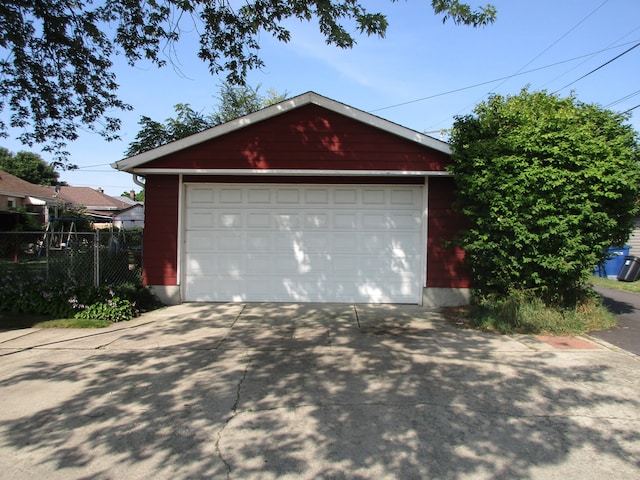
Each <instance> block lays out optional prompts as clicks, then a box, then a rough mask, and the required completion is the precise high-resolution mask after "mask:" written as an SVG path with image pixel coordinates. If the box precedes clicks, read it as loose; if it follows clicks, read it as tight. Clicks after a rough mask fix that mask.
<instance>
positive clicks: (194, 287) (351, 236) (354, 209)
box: [183, 184, 425, 304]
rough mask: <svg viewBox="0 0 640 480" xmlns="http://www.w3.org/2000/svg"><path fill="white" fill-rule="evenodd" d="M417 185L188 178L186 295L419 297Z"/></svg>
mask: <svg viewBox="0 0 640 480" xmlns="http://www.w3.org/2000/svg"><path fill="white" fill-rule="evenodd" d="M423 190H424V188H423V187H422V186H408V185H362V186H361V185H355V186H354V185H342V186H341V185H269V184H246V185H242V184H239V185H215V184H191V185H186V186H185V198H186V200H185V208H186V214H185V215H184V218H185V225H184V237H185V241H184V245H185V247H184V248H185V251H184V257H183V258H184V265H183V275H184V283H183V284H184V297H185V300H186V301H215V302H223V301H251V302H262V301H273V302H338V303H344V302H348V303H352V302H353V303H414V304H415V303H419V302H420V299H421V291H422V279H421V270H422V269H421V266H422V265H423V264H424V261H423V260H422V258H423V255H424V253H423V248H422V245H425V241H424V232H423V225H424V221H423V214H424V209H423Z"/></svg>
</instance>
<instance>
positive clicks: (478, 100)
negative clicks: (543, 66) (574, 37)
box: [454, 0, 609, 115]
mask: <svg viewBox="0 0 640 480" xmlns="http://www.w3.org/2000/svg"><path fill="white" fill-rule="evenodd" d="M608 2H609V0H604V2H602V3H601V4H600V5H598V6H597V7H596V8H595V9H594V10H592V11H591V13H589V14H588V15H587V16H586V17H584V18H583V19H582V20H580V21H579V22H578V23H576V24H575V25H574V26H573V27H571V28H570V29H569V30H567V31H566V32H565V33H564V34H562V35H561V36H560V37H558V39H557V40H556V41H554V42H553V43H552V44H551V45H549V46H548V47H547V48H545V49H544V50H542V51H541V52H540V53H539V54H537V55H536V56H535V57H533V58H532V59H531V60H529V61H528V62H527V63H525V64H524V65H523V66H522V67H520V68H519V69H518V70H516V72H515V73H514V74H513V76H510V77H506V78H505V79H504V80H502V82H500V83H499V84H498V85H496V86H495V87H494V88H493V91H496V90H497V89H498V88H500V87H501V86H502V85H504V84H505V83H507V81H508V80H509V79H511V78H513V77H514V76H516V75H517V74H519V73H520V72H522V70H524V69H525V68H527V67H528V66H529V65H531V64H532V63H533V62H535V61H536V60H537V59H538V58H540V57H541V56H542V55H544V54H545V53H547V52H548V51H549V50H551V49H552V48H553V47H555V46H556V45H557V44H558V43H560V41H561V40H562V39H563V38H565V37H566V36H568V35H569V34H570V33H571V32H573V31H574V30H575V29H576V28H578V27H579V26H580V25H582V24H583V23H584V22H586V21H587V20H588V19H589V18H590V17H591V16H592V15H594V14H595V13H596V12H597V11H598V10H600V9H601V8H602V7H604V5H605V4H606V3H608ZM585 61H586V60H585ZM490 93H491V92H487V93H486V95H489V94H490ZM484 97H485V95H483V96H482V97H480V98H478V99H476V100H475V101H474V102H472V103H470V104H468V105H466V106H465V107H464V108H462V109H460V110H458V111H457V112H456V113H455V114H454V115H458V114H459V113H460V112H463V111H465V110H467V109H468V108H469V107H472V106H474V105H477V104H478V103H479V102H480V100H482V99H483V98H484Z"/></svg>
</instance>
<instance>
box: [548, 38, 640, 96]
mask: <svg viewBox="0 0 640 480" xmlns="http://www.w3.org/2000/svg"><path fill="white" fill-rule="evenodd" d="M636 47H640V42H638V43H636V44H635V45H634V46H633V47H631V48H628V49H626V50H625V51H624V52H622V53H621V54H620V55H616V56H615V57H613V58H612V59H611V60H609V61H608V62H605V63H603V64H602V65H600V66H599V67H596V68H594V69H593V70H591V71H590V72H588V73H585V74H584V75H582V76H581V77H580V78H578V79H577V80H574V81H573V82H571V83H567V84H566V85H565V86H564V87H562V88H559V89H558V90H556V91H555V92H553V93H558V92H559V91H560V90H564V89H565V88H567V87H569V86H571V85H573V84H574V83H576V82H579V81H580V80H582V79H583V78H585V77H588V76H589V75H591V74H592V73H595V72H597V71H598V70H600V69H601V68H603V67H606V66H607V65H609V64H610V63H611V62H613V61H615V60H617V59H619V58H620V57H622V56H623V55H626V54H627V53H629V52H630V51H631V50H633V49H634V48H636Z"/></svg>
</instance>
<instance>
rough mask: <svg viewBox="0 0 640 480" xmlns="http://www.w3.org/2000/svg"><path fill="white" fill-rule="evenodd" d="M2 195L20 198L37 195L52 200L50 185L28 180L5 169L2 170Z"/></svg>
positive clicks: (36, 196) (0, 187)
mask: <svg viewBox="0 0 640 480" xmlns="http://www.w3.org/2000/svg"><path fill="white" fill-rule="evenodd" d="M0 195H9V196H14V197H20V198H26V197H35V198H37V199H40V200H44V201H50V200H52V194H51V190H49V188H48V187H45V186H42V185H36V184H33V183H30V182H27V181H26V180H22V179H21V178H18V177H16V176H15V175H11V174H10V173H7V172H5V171H4V170H0ZM50 203H54V202H50Z"/></svg>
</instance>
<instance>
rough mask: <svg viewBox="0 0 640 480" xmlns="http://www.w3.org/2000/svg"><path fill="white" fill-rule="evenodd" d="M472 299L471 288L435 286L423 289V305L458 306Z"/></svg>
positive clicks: (466, 303)
mask: <svg viewBox="0 0 640 480" xmlns="http://www.w3.org/2000/svg"><path fill="white" fill-rule="evenodd" d="M470 301H471V289H469V288H433V287H427V288H424V289H423V290H422V305H423V306H425V307H458V306H460V305H468V304H469V302H470Z"/></svg>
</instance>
